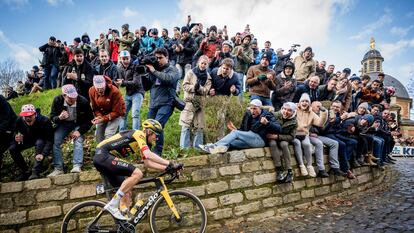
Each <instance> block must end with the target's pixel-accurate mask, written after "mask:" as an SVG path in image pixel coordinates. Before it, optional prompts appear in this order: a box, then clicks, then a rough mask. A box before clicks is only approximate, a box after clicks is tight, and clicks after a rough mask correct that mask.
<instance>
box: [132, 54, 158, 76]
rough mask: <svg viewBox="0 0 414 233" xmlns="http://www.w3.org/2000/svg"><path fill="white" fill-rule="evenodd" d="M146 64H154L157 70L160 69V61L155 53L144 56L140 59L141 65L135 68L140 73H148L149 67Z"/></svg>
mask: <svg viewBox="0 0 414 233" xmlns="http://www.w3.org/2000/svg"><path fill="white" fill-rule="evenodd" d="M145 65H152V66H154V69H155V70H159V66H158V61H157V58H156V57H155V56H154V55H150V56H144V57H143V58H141V59H140V60H139V65H137V66H136V68H135V70H136V71H137V73H138V74H146V73H148V69H147V67H146V66H145Z"/></svg>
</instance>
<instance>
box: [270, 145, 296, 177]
mask: <svg viewBox="0 0 414 233" xmlns="http://www.w3.org/2000/svg"><path fill="white" fill-rule="evenodd" d="M269 146H270V153H271V155H272V159H273V163H274V164H275V167H276V168H278V167H281V166H282V162H281V159H280V158H281V157H282V156H283V159H284V160H285V169H287V170H290V169H292V165H291V163H290V150H289V142H287V141H275V140H270V141H269Z"/></svg>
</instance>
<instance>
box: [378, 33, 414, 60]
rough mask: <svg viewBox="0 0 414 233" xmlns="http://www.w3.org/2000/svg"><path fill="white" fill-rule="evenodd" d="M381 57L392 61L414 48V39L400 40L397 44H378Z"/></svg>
mask: <svg viewBox="0 0 414 233" xmlns="http://www.w3.org/2000/svg"><path fill="white" fill-rule="evenodd" d="M378 48H379V49H380V51H381V55H382V56H383V57H384V58H386V59H387V60H392V59H393V58H394V56H397V55H400V54H401V53H402V52H404V51H405V50H407V49H410V48H414V38H412V39H410V40H399V41H397V42H395V43H381V44H378Z"/></svg>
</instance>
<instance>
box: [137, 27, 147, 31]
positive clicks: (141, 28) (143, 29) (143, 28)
mask: <svg viewBox="0 0 414 233" xmlns="http://www.w3.org/2000/svg"><path fill="white" fill-rule="evenodd" d="M139 30H140V31H145V32H146V31H147V28H146V27H145V26H141V27H140V28H139Z"/></svg>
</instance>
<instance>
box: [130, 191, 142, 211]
mask: <svg viewBox="0 0 414 233" xmlns="http://www.w3.org/2000/svg"><path fill="white" fill-rule="evenodd" d="M143 205H144V200H143V199H142V198H141V194H139V195H137V198H136V201H135V205H134V206H133V207H132V208H131V210H130V211H129V213H130V214H131V215H135V213H136V212H137V211H138V210H139V209H140V208H141V206H143Z"/></svg>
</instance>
